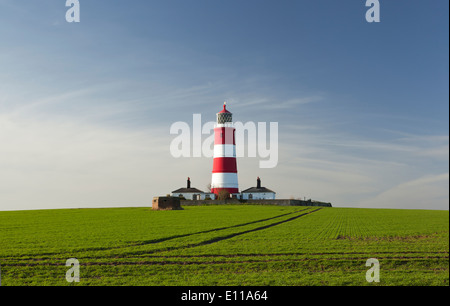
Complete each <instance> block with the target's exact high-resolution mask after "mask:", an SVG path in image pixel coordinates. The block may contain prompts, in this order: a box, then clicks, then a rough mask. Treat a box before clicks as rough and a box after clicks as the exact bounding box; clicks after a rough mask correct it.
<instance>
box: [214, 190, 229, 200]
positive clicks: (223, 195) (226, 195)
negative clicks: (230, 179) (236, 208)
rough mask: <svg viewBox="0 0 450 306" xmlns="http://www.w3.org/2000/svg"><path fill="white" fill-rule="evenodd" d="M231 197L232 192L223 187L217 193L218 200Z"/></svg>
mask: <svg viewBox="0 0 450 306" xmlns="http://www.w3.org/2000/svg"><path fill="white" fill-rule="evenodd" d="M229 198H230V193H229V192H228V190H225V189H222V190H221V191H219V193H218V194H217V200H227V199H229Z"/></svg>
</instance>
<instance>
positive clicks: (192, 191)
mask: <svg viewBox="0 0 450 306" xmlns="http://www.w3.org/2000/svg"><path fill="white" fill-rule="evenodd" d="M172 193H204V192H203V191H201V190H199V189H197V188H179V189H177V190H174V191H172Z"/></svg>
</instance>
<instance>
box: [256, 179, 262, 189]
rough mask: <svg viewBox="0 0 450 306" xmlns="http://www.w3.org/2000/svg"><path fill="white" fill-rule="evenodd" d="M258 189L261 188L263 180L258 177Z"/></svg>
mask: <svg viewBox="0 0 450 306" xmlns="http://www.w3.org/2000/svg"><path fill="white" fill-rule="evenodd" d="M256 188H261V179H260V178H259V176H258V179H257V180H256Z"/></svg>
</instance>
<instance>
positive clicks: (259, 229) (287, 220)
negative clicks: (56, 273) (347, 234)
mask: <svg viewBox="0 0 450 306" xmlns="http://www.w3.org/2000/svg"><path fill="white" fill-rule="evenodd" d="M320 209H321V208H317V209H314V210H311V209H310V208H304V209H300V210H296V211H294V212H289V213H285V214H281V215H277V216H274V217H270V218H264V219H260V220H255V221H251V222H246V223H241V224H237V225H232V226H226V227H220V228H214V229H210V230H205V231H199V232H194V233H188V234H182V235H174V236H169V237H164V238H158V239H153V240H147V241H143V242H139V243H133V244H128V245H123V246H114V247H106V248H86V249H82V250H77V252H80V251H81V252H85V251H108V250H117V249H125V248H132V247H137V246H145V245H149V244H156V243H161V242H165V241H169V240H173V239H177V238H184V237H189V236H194V235H200V234H206V233H211V232H217V231H222V230H226V229H231V228H239V227H242V226H246V225H251V224H257V223H261V222H265V221H269V220H274V219H278V218H282V217H285V216H289V215H293V214H297V215H295V216H293V217H291V218H288V219H285V220H281V221H278V222H274V223H271V224H267V225H263V226H259V227H256V228H253V229H249V230H245V231H241V232H237V233H232V234H228V235H224V236H220V237H215V238H212V239H208V240H205V241H201V242H198V243H191V244H186V245H182V246H177V247H165V248H160V249H155V250H147V251H136V252H127V253H125V255H128V256H125V257H133V255H148V254H153V253H158V252H165V251H173V250H180V249H188V248H193V247H198V246H203V245H209V244H213V243H216V242H219V241H223V240H227V239H231V238H233V237H236V236H240V235H244V234H247V233H252V232H257V231H261V230H264V229H267V228H271V227H274V226H277V225H280V224H283V223H286V222H290V221H293V220H296V219H298V218H300V217H303V216H305V215H309V214H311V213H314V212H316V211H319V210H320ZM301 212H303V213H302V214H298V213H301ZM59 254H61V253H43V254H33V257H34V258H35V259H36V258H38V257H39V256H41V258H40V259H37V260H45V259H46V258H45V256H52V255H59ZM27 256H30V255H24V256H23V257H27ZM99 256H101V255H98V256H88V257H83V258H85V259H90V258H92V259H94V258H98V257H99ZM102 257H103V256H102ZM106 257H108V258H115V257H116V256H115V255H107V256H104V258H106ZM3 259H7V258H3ZM15 259H17V257H15ZM47 259H56V258H55V257H51V258H47ZM25 260H26V259H25Z"/></svg>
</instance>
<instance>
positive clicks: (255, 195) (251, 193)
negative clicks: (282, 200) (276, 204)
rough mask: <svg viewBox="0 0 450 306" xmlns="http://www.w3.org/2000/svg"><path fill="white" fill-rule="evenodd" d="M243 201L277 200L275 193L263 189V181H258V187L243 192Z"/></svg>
mask: <svg viewBox="0 0 450 306" xmlns="http://www.w3.org/2000/svg"><path fill="white" fill-rule="evenodd" d="M241 194H242V199H243V200H275V194H276V192H275V191H272V190H270V189H268V188H266V187H261V179H260V178H259V177H258V179H257V180H256V187H251V188H248V189H246V190H244V191H242V192H241Z"/></svg>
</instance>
